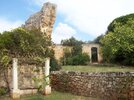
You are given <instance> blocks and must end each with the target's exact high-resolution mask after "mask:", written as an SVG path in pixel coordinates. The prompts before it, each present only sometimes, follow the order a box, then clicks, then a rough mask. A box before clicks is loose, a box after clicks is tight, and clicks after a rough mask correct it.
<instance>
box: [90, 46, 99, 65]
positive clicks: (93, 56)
mask: <svg viewBox="0 0 134 100" xmlns="http://www.w3.org/2000/svg"><path fill="white" fill-rule="evenodd" d="M91 61H92V63H95V62H98V49H97V47H92V48H91Z"/></svg>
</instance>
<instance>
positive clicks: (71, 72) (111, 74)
mask: <svg viewBox="0 0 134 100" xmlns="http://www.w3.org/2000/svg"><path fill="white" fill-rule="evenodd" d="M51 74H69V75H72V76H73V75H77V76H93V77H98V76H100V77H111V76H112V77H117V76H118V77H124V76H132V77H134V72H80V71H52V72H51Z"/></svg>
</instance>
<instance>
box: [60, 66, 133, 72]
mask: <svg viewBox="0 0 134 100" xmlns="http://www.w3.org/2000/svg"><path fill="white" fill-rule="evenodd" d="M62 70H63V71H82V72H134V67H125V68H121V67H119V66H116V67H108V66H62Z"/></svg>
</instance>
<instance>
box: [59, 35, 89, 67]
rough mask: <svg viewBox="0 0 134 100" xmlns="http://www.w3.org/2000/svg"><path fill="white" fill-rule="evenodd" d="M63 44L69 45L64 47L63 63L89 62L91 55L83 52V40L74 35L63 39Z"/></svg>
mask: <svg viewBox="0 0 134 100" xmlns="http://www.w3.org/2000/svg"><path fill="white" fill-rule="evenodd" d="M61 44H62V45H64V46H68V47H66V48H65V49H64V56H63V57H62V58H61V62H62V64H63V65H86V64H87V62H89V60H90V59H89V56H88V55H87V54H86V53H82V44H83V42H82V41H78V40H76V39H75V38H74V37H72V38H70V39H66V40H62V41H61ZM69 47H70V48H69Z"/></svg>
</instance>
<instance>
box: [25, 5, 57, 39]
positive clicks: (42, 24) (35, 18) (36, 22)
mask: <svg viewBox="0 0 134 100" xmlns="http://www.w3.org/2000/svg"><path fill="white" fill-rule="evenodd" d="M55 19H56V5H55V4H52V3H49V2H47V3H44V5H43V7H42V9H41V11H39V12H37V13H35V14H33V15H32V16H30V18H29V19H28V20H27V21H26V22H25V25H23V27H24V28H26V29H29V30H31V29H32V28H37V29H39V30H41V32H43V33H46V34H47V36H49V37H50V38H51V33H52V29H53V25H54V22H55Z"/></svg>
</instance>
